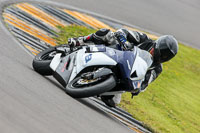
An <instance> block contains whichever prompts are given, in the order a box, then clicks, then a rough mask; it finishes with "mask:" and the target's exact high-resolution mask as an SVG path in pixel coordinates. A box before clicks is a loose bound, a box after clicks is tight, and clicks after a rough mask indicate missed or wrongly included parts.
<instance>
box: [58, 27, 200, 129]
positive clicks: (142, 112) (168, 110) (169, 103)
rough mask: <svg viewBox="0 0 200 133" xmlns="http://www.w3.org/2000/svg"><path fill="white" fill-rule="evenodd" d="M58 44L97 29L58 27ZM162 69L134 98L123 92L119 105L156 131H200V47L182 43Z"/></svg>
mask: <svg viewBox="0 0 200 133" xmlns="http://www.w3.org/2000/svg"><path fill="white" fill-rule="evenodd" d="M59 29H60V31H61V32H60V33H58V35H59V36H58V37H56V38H55V39H56V40H57V42H58V44H65V43H67V39H68V38H70V37H78V36H84V35H88V34H91V33H94V32H95V30H93V29H88V28H85V27H83V26H74V25H73V26H68V27H59ZM163 66H164V68H163V72H162V74H161V75H160V76H159V78H158V79H156V81H154V82H153V83H152V84H151V85H149V87H148V88H147V90H146V91H145V92H144V93H141V94H139V95H138V96H136V97H134V98H133V99H131V95H130V94H129V93H124V94H123V96H122V101H121V103H120V107H122V108H124V109H125V110H126V111H128V112H129V113H131V114H132V115H133V117H134V118H136V119H138V120H140V121H142V122H143V123H144V124H145V126H146V127H148V128H149V129H150V130H151V131H153V132H169V133H182V132H185V133H198V132H200V113H199V112H200V102H199V101H200V97H199V96H200V85H199V82H200V50H197V49H193V48H191V47H188V46H184V45H182V44H179V52H178V54H177V56H176V57H175V58H174V59H172V60H171V61H169V62H167V63H164V64H163Z"/></svg>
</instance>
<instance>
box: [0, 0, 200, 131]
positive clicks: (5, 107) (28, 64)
mask: <svg viewBox="0 0 200 133" xmlns="http://www.w3.org/2000/svg"><path fill="white" fill-rule="evenodd" d="M5 1H6V0H0V2H5ZM94 1H95V2H94ZM16 2H18V1H17V0H16ZM57 2H60V3H64V4H70V5H73V6H77V7H80V8H83V9H87V10H90V11H93V12H97V13H99V14H102V15H106V16H110V17H113V18H115V19H119V20H122V21H125V20H126V21H125V22H128V23H132V24H134V25H137V26H139V27H143V28H145V29H148V30H152V31H154V32H158V33H161V34H164V33H171V34H174V35H175V36H177V38H178V39H179V40H181V41H184V42H190V44H193V45H194V46H197V47H199V45H198V39H199V38H198V37H197V35H198V34H197V33H199V30H198V27H195V26H198V25H197V24H198V22H199V19H200V18H199V17H198V16H199V13H200V12H198V10H199V9H200V8H198V3H199V2H198V1H194V0H191V1H190V2H191V3H192V2H196V4H195V3H193V4H192V5H190V2H189V3H188V4H182V6H186V7H188V8H186V9H187V10H189V7H190V8H192V7H193V8H192V10H191V12H189V13H188V14H190V13H191V14H190V15H192V14H193V13H192V11H193V12H194V15H196V18H195V19H196V21H195V20H193V19H192V18H193V17H192V16H190V15H188V17H189V18H187V21H183V20H185V19H186V18H185V17H182V21H181V22H182V23H183V24H182V23H178V22H180V21H178V18H177V17H175V16H176V13H173V12H172V11H173V9H174V8H173V7H174V6H176V3H179V2H183V3H184V2H185V1H174V3H175V4H172V7H170V8H173V9H171V10H170V11H169V12H171V15H170V13H169V14H168V15H166V16H168V17H169V18H173V19H172V20H171V21H169V19H164V20H160V22H159V21H156V20H157V17H160V18H163V17H162V15H163V14H165V13H167V12H166V7H165V6H163V7H162V8H161V7H160V9H159V8H154V7H157V6H156V4H160V5H162V4H161V3H160V1H157V3H156V1H155V0H154V1H152V3H150V1H143V0H142V1H135V2H133V4H129V3H130V2H132V1H130V0H115V3H114V0H112V1H106V0H101V1H98V0H93V1H92V0H87V1H86V0H70V1H65V0H57ZM165 2H167V3H168V2H172V1H171V0H170V1H165ZM106 3H107V4H106ZM131 5H134V6H133V8H130V6H131ZM187 5H188V6H187ZM0 6H1V5H0ZM178 7H179V8H181V5H179V6H178ZM1 8H2V7H1ZM119 9H120V10H119ZM142 9H143V10H142ZM161 9H162V10H161ZM164 9H165V10H164ZM183 9H185V8H184V7H183V8H181V10H183ZM163 10H164V11H163ZM181 10H179V12H180V14H179V15H181V16H184V15H182V14H184V12H183V13H182V11H181ZM110 11H113V12H110ZM127 11H132V12H133V13H131V14H129V15H127V13H126V12H127ZM138 11H139V12H140V13H141V14H143V15H145V16H146V17H148V18H149V19H150V18H151V17H153V18H151V19H152V21H151V22H149V21H150V20H151V19H150V20H146V21H144V20H142V19H145V17H142V16H140V15H138ZM150 11H151V12H150ZM157 11H159V14H160V15H161V16H159V14H158V13H157V15H155V14H156V12H157ZM134 12H136V13H135V14H134ZM152 12H153V13H154V15H152V14H151V13H152ZM185 13H186V12H185ZM133 15H135V17H134V18H135V19H132V16H133ZM149 15H150V16H149ZM130 16H131V17H130ZM177 16H178V14H177ZM1 19H2V18H1ZM146 19H147V18H146ZM166 20H167V21H168V22H169V23H167V22H166ZM154 21H155V23H156V22H157V26H156V24H155V23H154ZM162 21H165V24H166V23H167V24H168V26H167V27H165V26H164V23H162ZM177 21H178V22H177ZM147 22H149V23H147ZM161 24H163V26H162V25H161ZM172 25H174V27H173V26H172ZM149 27H151V28H149ZM176 27H178V29H179V30H181V31H178V30H175V28H176ZM192 27H194V28H192ZM6 30H7V29H6V28H5V26H4V25H3V24H2V22H1V24H0V40H1V41H0V62H1V64H0V132H2V133H17V132H19V133H27V132H29V133H31V132H33V133H35V132H42V133H46V132H48V133H51V132H52V133H55V132H59V133H62V132H65V133H66V132H70V133H80V132H82V133H90V132H92V133H99V132H101V133H102V132H103V133H106V132H109V133H110V132H115V133H118V132H119V133H122V132H123V133H125V132H132V131H131V130H130V129H128V128H127V127H125V126H123V125H122V124H121V123H119V122H118V121H116V120H115V119H113V118H112V117H110V116H109V115H107V114H106V113H104V112H102V111H101V110H99V109H98V108H97V107H96V106H95V105H94V104H93V103H92V102H91V101H90V100H88V99H79V100H76V99H73V98H71V97H70V96H68V95H66V94H65V93H64V92H63V91H62V90H61V89H60V88H61V86H59V84H57V82H55V81H54V80H53V79H51V78H44V77H42V76H40V75H39V74H37V73H36V72H34V71H33V70H32V59H33V58H32V57H31V56H29V55H28V54H27V53H26V52H24V50H23V48H21V46H20V45H16V44H18V42H17V41H16V40H15V39H14V38H13V36H12V35H11V34H10V33H9V32H8V31H6ZM177 31H178V32H177ZM184 31H186V32H184ZM187 33H191V34H189V35H188V34H187ZM191 36H193V37H195V36H196V40H195V39H191Z"/></svg>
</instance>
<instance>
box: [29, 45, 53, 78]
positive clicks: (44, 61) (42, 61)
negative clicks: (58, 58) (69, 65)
mask: <svg viewBox="0 0 200 133" xmlns="http://www.w3.org/2000/svg"><path fill="white" fill-rule="evenodd" d="M53 52H56V48H55V47H52V48H48V49H46V50H44V51H42V52H41V53H39V54H37V55H36V56H35V58H34V59H33V63H32V66H33V68H34V70H35V71H36V72H38V73H39V74H41V75H44V76H49V75H52V73H53V71H52V69H51V68H50V63H51V61H52V59H53V57H52V58H49V57H48V56H49V54H51V53H53Z"/></svg>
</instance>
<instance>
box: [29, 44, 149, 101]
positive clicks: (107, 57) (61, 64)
mask: <svg viewBox="0 0 200 133" xmlns="http://www.w3.org/2000/svg"><path fill="white" fill-rule="evenodd" d="M151 58H152V57H151V55H150V54H149V53H148V52H147V51H144V50H141V49H140V48H138V47H134V48H133V49H131V50H128V51H122V50H117V49H114V48H111V47H106V46H105V45H87V46H79V47H75V48H70V47H69V46H68V45H61V46H57V47H50V48H48V49H46V50H44V51H42V52H41V53H39V54H38V55H36V56H35V58H34V59H33V64H32V65H33V68H34V70H35V71H36V72H38V73H39V74H41V75H44V76H50V75H53V77H54V78H55V79H56V80H57V81H58V82H59V83H60V84H61V85H62V86H63V87H64V88H65V89H64V90H65V91H66V93H67V94H69V95H70V96H72V97H74V98H84V97H91V96H104V95H115V94H119V93H123V92H138V91H140V88H141V84H142V82H143V81H144V78H145V74H146V72H147V71H148V69H149V67H150V66H151V64H152V59H151Z"/></svg>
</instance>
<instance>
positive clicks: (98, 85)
mask: <svg viewBox="0 0 200 133" xmlns="http://www.w3.org/2000/svg"><path fill="white" fill-rule="evenodd" d="M115 86H116V81H115V78H114V76H113V75H108V76H107V77H104V79H93V80H87V79H83V78H82V77H81V76H79V77H77V78H75V79H74V80H72V81H71V82H70V83H68V84H67V86H66V93H67V94H69V95H70V96H72V97H74V98H85V97H90V96H96V95H99V94H102V93H104V92H107V91H110V90H111V89H113V88H114V87H115Z"/></svg>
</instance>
